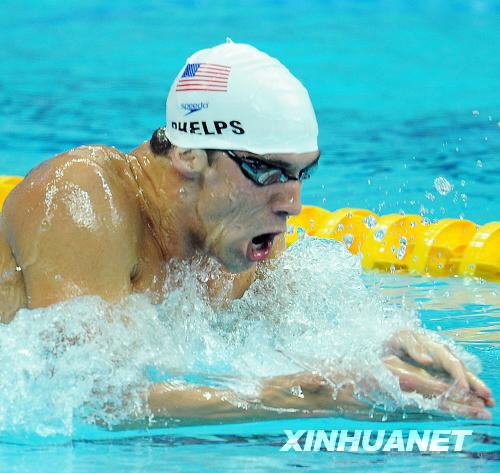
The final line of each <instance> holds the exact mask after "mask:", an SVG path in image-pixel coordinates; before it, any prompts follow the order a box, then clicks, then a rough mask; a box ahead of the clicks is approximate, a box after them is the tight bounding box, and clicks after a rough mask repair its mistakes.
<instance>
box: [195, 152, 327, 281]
mask: <svg viewBox="0 0 500 473" xmlns="http://www.w3.org/2000/svg"><path fill="white" fill-rule="evenodd" d="M209 153H212V156H211V158H212V159H213V164H212V165H211V166H209V167H207V168H206V171H205V172H204V175H203V179H202V182H201V191H200V198H199V200H198V208H197V212H198V216H199V218H200V221H201V223H202V226H203V235H204V241H203V245H204V249H205V251H207V252H208V253H209V254H210V255H211V256H213V257H215V258H217V259H218V260H219V261H220V262H221V263H222V264H223V265H224V266H225V267H226V268H227V269H228V270H229V271H231V272H234V273H237V272H242V271H245V270H247V269H250V268H251V267H252V266H253V265H255V263H256V262H257V261H262V260H265V259H266V258H268V257H269V255H270V254H271V250H272V248H273V243H274V241H275V239H276V237H277V236H278V235H279V234H282V233H284V232H285V231H286V219H287V217H288V216H289V215H297V214H298V213H299V212H300V209H301V206H302V203H301V197H300V191H301V182H300V181H298V180H297V179H289V180H288V181H287V182H280V179H277V177H279V174H280V173H275V178H272V179H270V181H271V182H273V181H276V182H274V183H272V184H269V185H259V184H257V183H255V182H254V180H252V178H251V177H249V175H248V174H249V172H248V169H247V171H245V170H243V169H242V167H241V163H242V160H241V158H245V157H254V158H258V159H259V160H261V161H262V162H264V163H266V164H267V163H269V164H270V165H276V166H278V167H279V168H280V169H282V170H283V171H284V174H283V175H282V176H281V181H284V180H286V177H284V176H287V175H288V176H295V177H299V176H301V175H302V174H303V171H304V170H305V169H307V168H308V166H310V165H311V164H313V163H315V162H316V161H317V160H318V158H319V152H312V153H301V154H270V155H264V156H262V155H260V156H259V155H255V154H253V153H249V152H247V151H240V152H239V151H235V152H234V155H233V157H230V156H228V155H227V153H226V152H224V151H211V152H209ZM255 169H257V171H259V168H258V167H257V168H255ZM250 171H251V170H250ZM258 174H259V173H258V172H257V174H256V175H254V178H255V177H257V176H258Z"/></svg>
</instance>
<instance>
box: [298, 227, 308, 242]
mask: <svg viewBox="0 0 500 473" xmlns="http://www.w3.org/2000/svg"><path fill="white" fill-rule="evenodd" d="M297 235H298V236H299V240H302V239H304V238H305V237H306V235H307V233H306V231H305V230H304V229H303V228H302V227H298V228H297Z"/></svg>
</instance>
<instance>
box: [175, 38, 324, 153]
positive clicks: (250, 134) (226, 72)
mask: <svg viewBox="0 0 500 473" xmlns="http://www.w3.org/2000/svg"><path fill="white" fill-rule="evenodd" d="M166 135H167V137H168V139H169V140H170V141H171V142H172V143H173V144H174V145H177V146H179V147H181V148H195V149H230V150H242V151H250V152H252V153H256V154H267V153H306V152H311V151H317V150H318V141H317V140H318V124H317V122H316V116H315V114H314V110H313V107H312V104H311V100H310V98H309V94H308V93H307V90H306V89H305V88H304V86H303V85H302V84H301V83H300V82H299V80H298V79H297V78H295V77H294V76H293V75H292V74H291V73H290V71H289V70H288V69H287V68H286V67H285V66H283V64H281V63H280V62H279V61H278V60H276V59H274V58H272V57H270V56H268V55H267V54H265V53H263V52H261V51H259V50H257V49H256V48H254V47H253V46H250V45H248V44H238V43H233V42H230V41H228V42H226V43H225V44H221V45H219V46H215V47H214V48H211V49H203V50H201V51H198V52H197V53H195V54H193V55H192V56H191V57H190V58H188V60H187V61H186V64H185V66H184V67H183V68H182V69H181V71H180V72H179V74H178V75H177V78H176V79H175V81H174V83H173V84H172V87H171V88H170V92H169V94H168V98H167V128H166Z"/></svg>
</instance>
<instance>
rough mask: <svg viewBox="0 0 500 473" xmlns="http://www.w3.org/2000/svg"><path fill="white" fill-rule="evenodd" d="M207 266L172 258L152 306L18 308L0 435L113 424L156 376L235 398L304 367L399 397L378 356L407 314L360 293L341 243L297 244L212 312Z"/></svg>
mask: <svg viewBox="0 0 500 473" xmlns="http://www.w3.org/2000/svg"><path fill="white" fill-rule="evenodd" d="M209 266H210V268H209V270H210V273H208V272H207V268H206V262H205V261H203V260H201V259H198V260H195V261H193V262H191V263H189V264H187V263H179V262H172V263H171V264H170V267H169V268H168V269H169V271H168V274H169V275H170V277H169V279H168V280H167V282H166V284H165V299H164V301H163V302H162V303H161V304H159V305H153V304H151V303H150V302H149V299H148V297H147V295H132V296H130V297H128V298H127V299H125V300H124V301H123V302H122V303H120V304H116V305H111V304H108V303H105V302H104V301H102V300H101V299H100V298H98V297H78V298H75V299H72V300H70V301H66V302H62V303H59V304H55V305H53V306H51V307H48V308H46V309H35V310H27V309H23V310H20V311H19V312H18V314H17V315H16V318H15V319H14V321H13V322H12V323H11V324H9V325H5V326H1V327H0V366H1V368H0V370H1V376H0V432H33V433H36V434H38V435H42V436H46V435H56V434H62V435H71V434H72V433H73V432H74V428H75V422H79V421H81V422H86V423H97V424H99V425H104V426H106V427H113V426H116V425H119V424H122V423H124V422H126V421H127V420H129V419H131V418H137V417H139V418H140V417H143V416H145V415H147V411H146V410H145V409H144V405H143V404H144V403H143V399H144V398H145V396H146V393H147V391H148V389H149V386H150V385H151V383H152V382H155V381H159V380H169V381H176V382H180V383H195V384H210V385H212V386H219V387H224V388H230V389H233V390H235V391H237V392H238V393H240V395H241V396H242V397H246V396H255V395H256V394H257V393H258V392H259V386H260V379H261V378H262V377H265V376H273V375H282V374H286V373H293V372H297V371H302V370H310V369H311V370H315V371H318V372H320V373H323V374H325V375H327V376H330V377H331V376H332V373H349V374H350V376H351V377H352V378H353V379H354V380H355V381H356V383H357V385H359V386H360V391H359V394H360V395H361V396H369V397H370V399H374V400H376V401H377V402H380V403H382V404H384V405H385V406H387V408H394V407H395V406H397V405H402V404H403V403H408V402H409V399H410V397H408V396H405V395H403V394H402V393H401V391H400V390H399V385H398V382H397V380H396V379H395V378H394V377H393V376H392V375H390V374H389V372H388V371H387V369H386V368H385V367H384V365H383V363H382V361H381V360H380V359H381V357H382V355H383V350H384V348H383V346H384V343H385V341H386V340H387V339H388V337H389V336H390V335H391V334H392V333H394V332H395V331H397V330H400V329H418V327H419V320H418V317H417V316H416V314H415V313H414V312H413V311H411V310H409V309H405V308H404V307H398V306H395V305H391V304H389V303H388V302H387V301H386V300H385V299H384V298H383V297H382V296H381V295H380V293H379V292H378V291H377V290H376V289H369V288H367V287H366V286H365V284H364V283H363V280H362V277H361V265H360V261H359V258H357V257H355V256H352V255H351V254H350V253H349V252H348V251H347V250H346V249H345V247H344V246H343V245H342V244H340V243H337V242H334V241H332V240H323V239H313V238H306V239H304V240H302V241H299V242H298V243H297V244H295V245H293V246H292V247H291V248H289V249H288V250H287V252H286V253H285V254H284V255H283V256H282V257H280V258H279V259H278V260H275V261H273V262H271V263H269V264H268V265H267V266H266V267H265V268H264V269H263V270H262V272H261V274H260V276H259V278H258V279H257V280H256V281H255V282H254V284H253V285H252V286H251V288H250V289H249V290H248V291H247V292H246V293H245V295H244V296H243V298H242V299H239V300H237V301H234V302H232V303H231V304H229V306H226V307H223V308H221V307H220V304H213V302H212V303H211V302H210V300H209V297H208V291H207V283H208V282H209V280H210V279H217V278H218V277H219V276H220V275H221V271H220V268H218V266H217V264H216V263H214V262H211V263H210V265H209ZM217 306H219V307H218V308H217ZM332 379H333V382H335V376H334V375H333V378H332ZM375 379H376V380H377V389H376V391H377V392H376V393H374V392H373V389H374V384H373V380H375ZM412 402H417V404H418V403H420V405H424V404H423V400H422V399H417V400H416V401H415V399H413V401H412ZM427 407H428V405H427Z"/></svg>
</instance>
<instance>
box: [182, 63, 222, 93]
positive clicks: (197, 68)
mask: <svg viewBox="0 0 500 473" xmlns="http://www.w3.org/2000/svg"><path fill="white" fill-rule="evenodd" d="M230 71H231V67H230V66H222V65H220V64H209V63H206V62H201V63H196V64H188V65H187V66H186V68H185V69H184V72H183V73H182V75H181V77H180V79H179V80H178V81H177V87H176V88H175V91H176V92H191V91H195V90H206V91H209V92H227V82H228V80H229V72H230Z"/></svg>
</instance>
